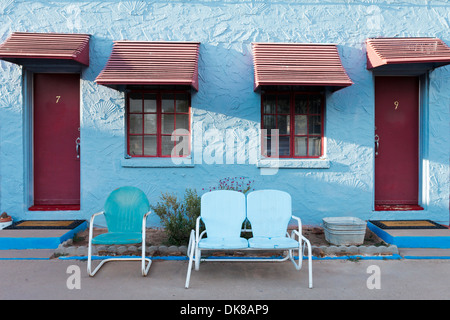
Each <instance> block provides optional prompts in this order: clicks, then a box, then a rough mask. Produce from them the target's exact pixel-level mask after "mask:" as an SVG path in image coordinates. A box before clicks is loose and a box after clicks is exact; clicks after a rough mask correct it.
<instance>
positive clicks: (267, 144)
mask: <svg viewBox="0 0 450 320" xmlns="http://www.w3.org/2000/svg"><path fill="white" fill-rule="evenodd" d="M263 139H265V141H263V145H262V154H263V156H265V157H270V156H271V155H272V152H271V149H270V148H271V145H272V137H271V136H266V137H265V138H263ZM274 154H276V152H275V153H274Z"/></svg>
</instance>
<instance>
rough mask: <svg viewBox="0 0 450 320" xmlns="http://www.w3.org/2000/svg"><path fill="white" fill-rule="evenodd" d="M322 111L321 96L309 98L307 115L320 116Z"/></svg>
mask: <svg viewBox="0 0 450 320" xmlns="http://www.w3.org/2000/svg"><path fill="white" fill-rule="evenodd" d="M321 110H322V96H320V95H312V96H310V97H309V113H310V114H320V113H321Z"/></svg>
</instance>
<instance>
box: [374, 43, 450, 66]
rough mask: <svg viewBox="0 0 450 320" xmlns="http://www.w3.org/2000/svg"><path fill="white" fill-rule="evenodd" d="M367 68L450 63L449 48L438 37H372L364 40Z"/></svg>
mask: <svg viewBox="0 0 450 320" xmlns="http://www.w3.org/2000/svg"><path fill="white" fill-rule="evenodd" d="M366 47H367V69H369V70H370V69H375V68H379V67H382V66H386V65H398V64H426V65H428V68H429V69H433V68H436V67H440V66H444V65H447V64H450V48H449V47H448V46H447V45H446V44H445V43H444V42H443V41H442V40H441V39H438V38H373V39H367V40H366Z"/></svg>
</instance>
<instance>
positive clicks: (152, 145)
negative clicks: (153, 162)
mask: <svg viewBox="0 0 450 320" xmlns="http://www.w3.org/2000/svg"><path fill="white" fill-rule="evenodd" d="M144 155H146V156H156V136H145V137H144Z"/></svg>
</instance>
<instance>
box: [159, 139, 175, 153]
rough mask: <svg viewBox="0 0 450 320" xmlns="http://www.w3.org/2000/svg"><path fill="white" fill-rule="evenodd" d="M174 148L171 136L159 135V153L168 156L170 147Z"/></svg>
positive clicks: (170, 151) (170, 150)
mask: <svg viewBox="0 0 450 320" xmlns="http://www.w3.org/2000/svg"><path fill="white" fill-rule="evenodd" d="M173 148H174V141H172V140H171V136H162V137H161V153H162V155H163V156H170V154H171V153H172V149H173Z"/></svg>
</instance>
